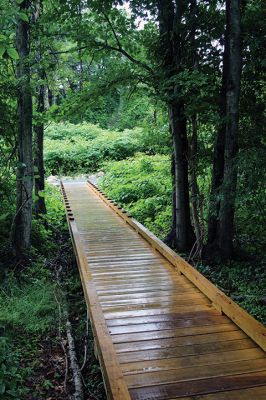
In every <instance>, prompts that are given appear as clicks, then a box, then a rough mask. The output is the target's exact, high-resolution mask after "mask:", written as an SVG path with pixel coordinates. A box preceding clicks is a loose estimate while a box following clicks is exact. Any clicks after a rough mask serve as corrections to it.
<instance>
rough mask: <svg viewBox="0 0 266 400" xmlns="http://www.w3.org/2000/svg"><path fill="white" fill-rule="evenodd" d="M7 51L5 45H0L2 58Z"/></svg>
mask: <svg viewBox="0 0 266 400" xmlns="http://www.w3.org/2000/svg"><path fill="white" fill-rule="evenodd" d="M5 51H6V49H5V47H4V46H0V58H2V57H3V55H4V54H5Z"/></svg>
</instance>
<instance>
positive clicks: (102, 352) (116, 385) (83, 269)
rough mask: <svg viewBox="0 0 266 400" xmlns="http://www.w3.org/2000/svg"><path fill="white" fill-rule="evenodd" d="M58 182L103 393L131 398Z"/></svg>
mask: <svg viewBox="0 0 266 400" xmlns="http://www.w3.org/2000/svg"><path fill="white" fill-rule="evenodd" d="M60 185H61V192H62V195H63V201H64V205H65V209H66V218H67V223H68V228H69V232H70V236H71V241H72V245H73V248H74V252H75V255H76V260H77V264H78V268H79V273H80V277H81V282H82V287H83V291H84V295H85V298H86V304H87V307H88V311H89V316H90V322H91V326H92V331H93V336H94V341H95V344H96V348H97V356H98V358H99V362H100V366H101V370H102V374H103V379H104V384H105V388H106V393H107V396H108V399H109V400H130V399H131V396H130V394H129V391H128V387H127V384H126V382H125V379H124V376H123V373H122V370H121V367H120V364H119V362H118V359H117V354H116V351H115V348H114V345H113V342H112V339H111V337H110V335H109V332H108V327H107V325H106V322H105V319H104V316H103V312H102V309H101V308H100V306H99V301H98V295H97V293H96V289H95V287H94V283H93V280H92V276H91V273H90V267H89V263H88V261H87V258H86V255H85V252H84V250H83V247H82V244H81V243H80V239H79V234H78V230H77V226H76V222H75V219H74V216H73V213H72V211H71V208H70V205H69V202H68V199H67V195H66V192H65V189H64V185H63V182H62V181H61V182H60Z"/></svg>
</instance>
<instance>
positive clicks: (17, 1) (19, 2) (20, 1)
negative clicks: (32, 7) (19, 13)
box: [16, 0, 24, 4]
mask: <svg viewBox="0 0 266 400" xmlns="http://www.w3.org/2000/svg"><path fill="white" fill-rule="evenodd" d="M23 1H24V0H16V3H17V4H21V3H23Z"/></svg>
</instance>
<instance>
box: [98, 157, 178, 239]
mask: <svg viewBox="0 0 266 400" xmlns="http://www.w3.org/2000/svg"><path fill="white" fill-rule="evenodd" d="M103 169H104V171H105V172H106V174H105V176H104V177H103V178H102V180H101V181H100V182H99V184H100V187H101V188H102V189H103V190H105V191H106V193H108V195H109V196H110V197H112V198H113V199H114V200H115V201H117V202H118V203H119V204H121V205H122V206H123V207H125V208H126V209H127V210H128V211H130V212H131V214H132V215H133V216H134V217H135V218H136V219H137V220H138V221H140V222H141V223H143V224H144V225H145V226H147V228H149V229H150V230H152V231H153V232H154V233H155V234H156V235H158V236H159V237H161V238H163V237H164V236H165V235H166V234H167V233H168V232H169V230H170V224H171V195H172V186H171V175H170V159H169V157H168V156H166V155H155V156H149V155H146V154H141V153H139V154H137V155H136V156H135V157H134V158H130V159H128V160H123V161H117V162H108V163H105V164H104V167H103Z"/></svg>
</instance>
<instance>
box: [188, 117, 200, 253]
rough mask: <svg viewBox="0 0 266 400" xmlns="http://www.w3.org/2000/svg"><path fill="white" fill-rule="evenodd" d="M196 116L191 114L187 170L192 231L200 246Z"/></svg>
mask: <svg viewBox="0 0 266 400" xmlns="http://www.w3.org/2000/svg"><path fill="white" fill-rule="evenodd" d="M197 133H198V132H197V117H196V115H193V116H192V137H191V144H190V155H189V170H190V187H191V211H192V220H193V226H194V231H195V235H196V240H197V247H201V244H202V233H201V227H200V221H199V187H198V182H197V157H198V155H197V151H198V149H197V148H198V137H197Z"/></svg>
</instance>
